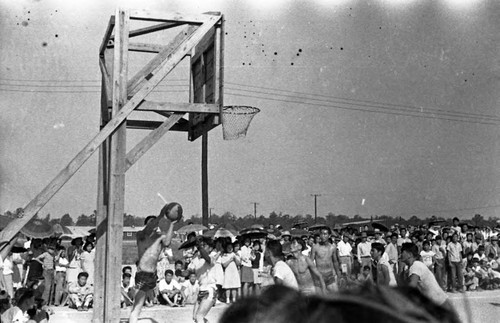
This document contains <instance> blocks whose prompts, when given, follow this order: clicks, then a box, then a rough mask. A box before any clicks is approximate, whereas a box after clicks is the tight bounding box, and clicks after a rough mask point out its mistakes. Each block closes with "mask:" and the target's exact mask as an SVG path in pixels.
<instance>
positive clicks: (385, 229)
mask: <svg viewBox="0 0 500 323" xmlns="http://www.w3.org/2000/svg"><path fill="white" fill-rule="evenodd" d="M372 228H374V229H379V230H380V231H382V232H388V231H389V228H388V227H386V226H385V225H383V224H382V223H378V222H373V223H372Z"/></svg>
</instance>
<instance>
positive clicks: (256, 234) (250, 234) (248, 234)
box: [240, 227, 268, 239]
mask: <svg viewBox="0 0 500 323" xmlns="http://www.w3.org/2000/svg"><path fill="white" fill-rule="evenodd" d="M267 235H268V232H267V231H266V230H263V229H258V228H251V227H250V228H246V229H243V230H241V231H240V236H241V237H242V238H250V239H260V238H265V237H267Z"/></svg>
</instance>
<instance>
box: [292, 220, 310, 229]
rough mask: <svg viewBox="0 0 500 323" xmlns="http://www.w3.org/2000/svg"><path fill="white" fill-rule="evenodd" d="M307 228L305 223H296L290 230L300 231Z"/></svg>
mask: <svg viewBox="0 0 500 323" xmlns="http://www.w3.org/2000/svg"><path fill="white" fill-rule="evenodd" d="M305 227H307V222H306V221H297V222H295V223H294V224H293V225H292V228H296V229H302V228H305Z"/></svg>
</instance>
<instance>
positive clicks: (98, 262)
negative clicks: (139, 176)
mask: <svg viewBox="0 0 500 323" xmlns="http://www.w3.org/2000/svg"><path fill="white" fill-rule="evenodd" d="M104 83H105V81H104V77H103V80H102V84H101V107H102V109H101V125H104V124H105V123H106V121H105V119H108V118H109V117H108V115H107V114H108V98H107V94H106V85H105V84H104ZM103 111H104V112H103ZM108 147H109V140H105V141H104V142H103V143H102V145H101V146H100V147H99V166H98V176H97V177H98V179H97V207H96V212H97V214H96V247H95V248H96V253H95V261H94V286H104V283H105V279H104V269H105V264H106V258H107V251H106V239H107V234H106V233H107V230H106V229H107V225H108V222H107V221H108V209H107V201H108V188H109V186H108V181H109V177H108V171H109V162H108V153H109V149H108ZM104 298H105V294H104V288H96V289H95V290H94V314H93V319H92V321H93V323H103V322H104V316H105V314H104Z"/></svg>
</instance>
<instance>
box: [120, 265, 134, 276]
mask: <svg viewBox="0 0 500 323" xmlns="http://www.w3.org/2000/svg"><path fill="white" fill-rule="evenodd" d="M127 269H130V270H132V267H130V266H125V267H123V268H122V273H123V274H124V273H125V270H127Z"/></svg>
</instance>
